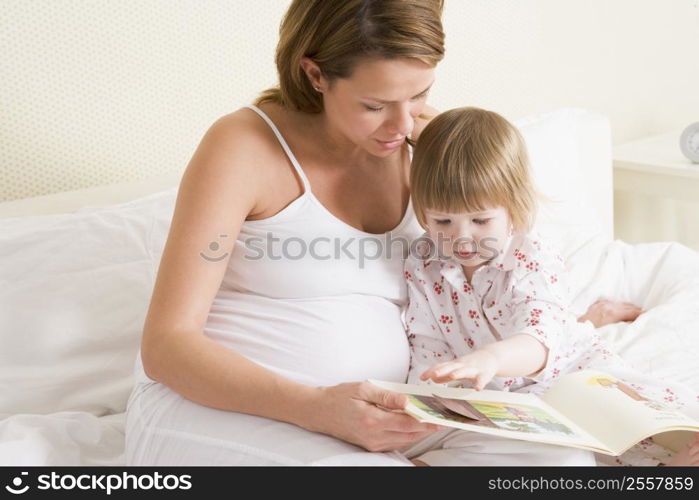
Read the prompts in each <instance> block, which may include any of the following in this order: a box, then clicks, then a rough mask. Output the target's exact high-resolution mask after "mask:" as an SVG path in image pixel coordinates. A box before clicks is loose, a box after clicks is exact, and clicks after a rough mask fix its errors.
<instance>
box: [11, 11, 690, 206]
mask: <svg viewBox="0 0 699 500" xmlns="http://www.w3.org/2000/svg"><path fill="white" fill-rule="evenodd" d="M698 2H699V0H446V12H445V18H444V22H445V28H446V32H447V51H448V52H447V57H446V59H445V61H444V62H443V63H442V65H441V66H440V68H439V70H438V76H439V80H438V83H437V85H436V87H435V89H434V92H433V95H432V96H431V102H432V103H433V104H434V105H436V106H437V107H438V108H440V109H446V108H448V107H455V106H461V105H467V104H468V105H477V106H482V107H487V108H491V109H495V110H497V111H500V112H501V113H503V114H505V115H506V116H507V117H509V118H512V119H515V118H519V117H521V116H524V115H527V114H530V113H534V112H540V111H547V110H550V109H554V108H556V107H561V106H578V107H585V108H590V109H593V110H595V111H599V112H601V113H604V114H606V115H608V116H609V117H610V119H611V123H612V130H613V135H614V138H613V139H614V142H615V143H616V144H618V143H621V142H625V141H627V140H631V139H635V138H639V137H643V136H645V135H650V134H655V133H659V132H663V131H666V130H671V129H673V128H682V127H683V126H684V125H686V124H687V123H689V122H691V121H697V120H699V92H698V91H697V88H699V64H697V63H696V60H697V59H696V58H697V54H696V50H697V47H698V46H699V7H698ZM287 5H288V0H259V1H255V2H252V1H249V0H208V1H200V0H120V1H114V0H92V1H85V0H33V1H31V2H28V1H26V0H0V6H1V7H2V10H3V15H2V16H0V39H1V40H2V47H3V50H2V51H0V72H1V73H2V75H3V77H2V78H1V79H0V113H2V114H1V122H0V201H2V200H10V199H17V198H22V197H27V196H35V195H40V194H47V193H52V192H57V191H64V190H69V189H77V188H81V187H88V186H93V185H99V184H108V183H113V182H120V181H129V180H138V179H144V178H148V177H152V176H156V175H160V174H162V173H166V172H172V171H180V170H182V169H183V168H184V167H185V166H186V163H187V161H188V159H189V157H190V156H191V154H192V152H193V150H194V148H195V147H196V144H197V143H198V141H199V139H200V138H201V135H202V134H203V132H204V131H205V130H206V128H207V127H208V125H209V124H210V123H211V122H212V121H213V120H214V119H216V118H217V117H219V116H221V115H222V114H225V113H228V112H230V111H232V110H234V109H236V108H238V107H239V106H241V105H243V104H245V103H247V102H249V101H250V100H251V99H252V98H254V96H255V94H256V92H257V91H258V90H260V89H262V88H264V87H266V86H268V85H270V84H272V83H274V81H275V78H276V75H275V69H274V64H273V57H274V47H275V44H276V39H277V29H278V26H279V21H280V19H281V16H282V14H283V12H284V11H285V9H286V6H287Z"/></svg>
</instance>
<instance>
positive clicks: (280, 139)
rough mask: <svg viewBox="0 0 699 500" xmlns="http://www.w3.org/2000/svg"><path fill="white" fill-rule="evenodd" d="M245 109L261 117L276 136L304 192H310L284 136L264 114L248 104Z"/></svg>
mask: <svg viewBox="0 0 699 500" xmlns="http://www.w3.org/2000/svg"><path fill="white" fill-rule="evenodd" d="M245 107H246V108H250V109H252V110H253V111H254V112H255V113H257V114H258V115H260V117H262V119H263V120H264V121H266V122H267V125H269V127H270V128H271V129H272V132H274V135H276V136H277V140H279V144H281V145H282V149H283V150H284V152H285V153H286V156H287V157H288V158H289V161H291V164H292V165H293V166H294V168H295V169H296V172H297V173H298V174H299V177H301V181H302V182H303V187H304V190H305V191H307V192H310V191H311V183H310V182H308V178H307V177H306V174H304V173H303V169H302V168H301V165H300V164H299V162H298V160H296V157H295V156H294V153H292V152H291V148H289V145H288V144H287V143H286V141H285V140H284V136H282V134H281V132H279V129H278V128H277V126H276V125H275V124H274V122H273V121H272V120H270V118H269V116H267V115H266V114H265V112H264V111H262V110H261V109H260V108H258V107H257V106H255V105H253V104H250V105H249V106H245Z"/></svg>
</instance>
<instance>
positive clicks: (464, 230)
mask: <svg viewBox="0 0 699 500" xmlns="http://www.w3.org/2000/svg"><path fill="white" fill-rule="evenodd" d="M425 216H426V223H427V231H428V233H429V235H430V238H431V239H432V240H433V241H434V243H435V244H436V245H437V249H438V250H439V251H441V254H442V255H444V256H445V257H448V258H451V259H453V260H455V261H456V262H458V263H459V264H461V265H462V267H463V268H464V271H465V272H466V275H467V276H471V275H472V274H473V271H475V269H477V268H478V267H480V266H482V265H483V264H485V263H486V262H488V261H489V260H492V259H494V258H496V257H497V256H498V255H500V253H501V252H502V250H503V247H504V246H505V242H506V241H507V238H508V237H509V236H510V234H511V227H512V226H511V223H510V217H509V215H508V213H507V210H506V209H505V208H504V207H501V206H496V207H492V208H489V209H487V210H485V211H483V212H476V213H458V214H453V213H445V212H438V211H434V210H426V211H425Z"/></svg>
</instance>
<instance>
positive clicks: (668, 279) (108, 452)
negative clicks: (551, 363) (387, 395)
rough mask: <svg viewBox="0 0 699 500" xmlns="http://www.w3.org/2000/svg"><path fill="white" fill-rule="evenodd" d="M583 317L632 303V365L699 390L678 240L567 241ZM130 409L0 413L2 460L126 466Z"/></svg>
mask: <svg viewBox="0 0 699 500" xmlns="http://www.w3.org/2000/svg"><path fill="white" fill-rule="evenodd" d="M562 250H563V253H564V255H565V256H566V259H567V263H568V268H569V271H570V275H571V276H570V278H571V283H572V284H573V288H574V290H575V300H574V310H575V312H576V313H578V314H580V313H582V312H583V311H585V310H586V309H587V307H588V305H589V304H590V303H592V302H594V301H595V300H597V299H598V298H600V297H608V298H614V299H618V300H624V301H629V302H633V303H635V304H637V305H639V306H641V307H642V308H643V309H644V313H643V314H642V315H641V316H640V317H639V318H638V319H637V320H636V321H634V322H633V323H629V324H627V323H618V324H613V325H608V326H606V327H604V328H602V329H600V331H601V332H602V334H603V336H604V337H605V338H607V339H609V341H610V342H611V343H612V345H614V346H615V347H616V349H617V351H618V352H619V353H620V354H621V355H622V356H623V357H625V358H626V359H627V360H628V361H629V362H630V363H631V364H632V365H633V366H635V367H636V368H638V369H640V370H641V371H643V372H645V373H648V374H651V375H655V376H657V377H659V378H663V379H669V380H674V381H677V382H682V383H684V384H686V385H688V386H690V387H691V388H692V389H693V390H695V391H698V392H699V364H697V362H696V361H697V357H698V355H699V253H697V252H694V251H692V250H690V249H688V248H686V247H684V246H682V245H680V244H677V243H651V244H639V245H628V244H625V243H623V242H620V241H614V242H609V241H604V240H601V239H588V240H586V241H584V240H582V239H581V242H580V243H579V244H576V243H575V241H570V242H566V243H565V244H563V245H562ZM124 416H125V415H124V413H115V414H109V415H105V416H96V415H94V414H93V413H89V412H87V411H85V412H60V413H53V414H48V415H35V414H33V415H29V414H15V415H12V416H9V415H0V417H4V418H3V419H2V420H0V465H123V464H124Z"/></svg>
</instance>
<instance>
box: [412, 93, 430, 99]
mask: <svg viewBox="0 0 699 500" xmlns="http://www.w3.org/2000/svg"><path fill="white" fill-rule="evenodd" d="M427 95H428V92H425V93H424V94H420V95H419V96H415V97H413V98H412V99H411V101H419V100H421V99H425V98H426V97H427Z"/></svg>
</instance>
